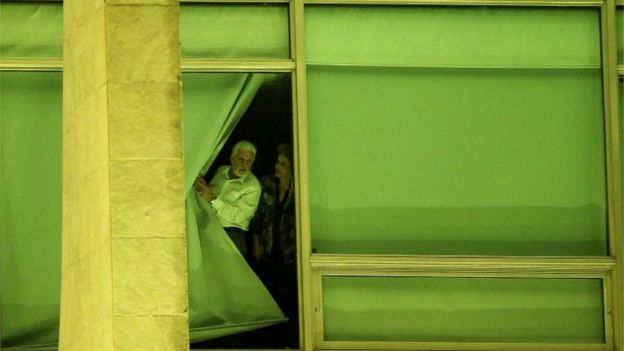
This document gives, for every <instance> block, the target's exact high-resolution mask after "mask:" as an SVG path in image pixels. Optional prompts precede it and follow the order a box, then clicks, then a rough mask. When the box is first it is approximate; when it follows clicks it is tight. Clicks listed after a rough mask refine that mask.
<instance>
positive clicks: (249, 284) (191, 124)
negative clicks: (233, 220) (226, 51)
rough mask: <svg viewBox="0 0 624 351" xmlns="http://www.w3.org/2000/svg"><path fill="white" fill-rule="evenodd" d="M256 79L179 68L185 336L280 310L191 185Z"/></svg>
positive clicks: (264, 320)
mask: <svg viewBox="0 0 624 351" xmlns="http://www.w3.org/2000/svg"><path fill="white" fill-rule="evenodd" d="M261 82H262V75H259V74H251V75H250V74H236V73H229V74H225V73H224V74H201V73H200V74H185V75H184V76H183V83H184V106H185V107H184V149H185V154H184V157H185V160H186V166H185V172H186V188H185V189H187V199H186V232H187V244H188V275H189V319H190V321H189V324H190V328H191V335H190V336H191V341H192V342H196V341H202V340H209V339H213V338H216V337H219V336H225V335H230V334H236V333H240V332H243V331H248V330H253V329H257V328H261V327H265V326H268V325H271V324H275V323H278V322H282V321H284V315H283V314H282V313H281V311H280V309H279V307H278V306H277V304H276V303H275V301H274V300H273V298H272V297H271V295H270V294H269V292H268V291H267V290H266V288H265V287H264V285H263V284H262V282H261V281H260V280H259V279H258V277H257V276H256V275H255V273H254V272H253V271H252V270H251V268H250V267H249V266H248V265H247V263H246V262H245V260H244V258H243V257H242V256H241V255H240V253H239V252H238V249H237V248H236V246H235V245H234V244H233V243H232V241H231V240H230V238H229V237H228V236H227V234H226V233H225V231H224V230H223V228H222V227H221V225H220V224H219V222H218V219H217V218H216V217H215V214H214V211H213V210H212V207H211V206H210V205H209V204H207V203H206V202H205V201H204V200H203V199H202V198H200V197H198V196H197V194H196V192H195V191H192V190H190V189H191V186H192V183H193V181H194V179H195V178H196V177H197V176H198V175H199V174H200V173H203V172H205V171H206V169H207V168H208V167H209V166H210V164H211V163H212V161H214V159H215V157H216V155H217V154H218V153H219V151H220V150H221V148H222V147H223V144H224V143H225V141H226V139H227V138H228V136H229V135H230V133H231V132H232V130H233V128H234V126H235V125H236V123H237V122H238V120H239V119H240V117H241V116H242V115H243V114H244V112H245V110H246V109H247V107H248V106H249V103H250V102H251V100H252V98H253V96H254V95H255V93H256V91H257V90H258V88H259V86H260V84H261Z"/></svg>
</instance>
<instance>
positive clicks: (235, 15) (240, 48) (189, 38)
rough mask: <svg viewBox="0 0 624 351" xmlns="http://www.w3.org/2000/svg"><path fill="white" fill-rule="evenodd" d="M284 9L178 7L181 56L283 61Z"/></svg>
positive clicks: (285, 50)
mask: <svg viewBox="0 0 624 351" xmlns="http://www.w3.org/2000/svg"><path fill="white" fill-rule="evenodd" d="M288 28H289V27H288V6H287V5H286V4H279V5H266V4H263V5H223V4H220V5H217V4H209V5H207V4H182V6H181V7H180V41H181V43H182V57H184V58H210V59H234V58H236V59H240V58H254V59H277V58H282V59H287V58H288V57H289V56H290V49H289V37H288Z"/></svg>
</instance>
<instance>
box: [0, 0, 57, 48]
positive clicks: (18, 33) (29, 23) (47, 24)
mask: <svg viewBox="0 0 624 351" xmlns="http://www.w3.org/2000/svg"><path fill="white" fill-rule="evenodd" d="M0 33H2V35H0V57H2V58H4V59H9V58H33V57H48V58H60V57H62V56H63V4H62V3H60V2H59V3H1V4H0Z"/></svg>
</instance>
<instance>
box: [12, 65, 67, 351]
mask: <svg viewBox="0 0 624 351" xmlns="http://www.w3.org/2000/svg"><path fill="white" fill-rule="evenodd" d="M61 92H62V74H61V73H31V72H29V73H20V72H0V119H1V120H0V125H1V126H2V129H1V152H2V157H1V178H0V186H1V189H0V194H1V207H0V208H1V223H2V224H1V225H2V227H1V228H2V229H1V240H2V242H1V245H0V248H1V250H2V255H1V256H2V260H1V265H2V269H1V273H2V274H1V286H2V289H1V295H2V301H1V311H2V316H1V324H0V325H1V326H2V328H1V339H2V345H3V346H5V347H8V346H17V345H24V344H28V345H41V344H50V343H54V342H55V341H56V339H57V334H58V317H59V301H60V284H61V274H60V270H61V197H62V195H61V184H62V180H61V177H62V176H61V174H62V166H61V165H62V162H61V160H62V148H61V138H62V124H61V113H62V101H61Z"/></svg>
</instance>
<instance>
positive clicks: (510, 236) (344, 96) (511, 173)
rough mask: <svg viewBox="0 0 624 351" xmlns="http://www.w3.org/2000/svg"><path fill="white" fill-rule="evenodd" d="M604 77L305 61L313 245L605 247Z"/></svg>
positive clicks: (566, 250)
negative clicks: (307, 64)
mask: <svg viewBox="0 0 624 351" xmlns="http://www.w3.org/2000/svg"><path fill="white" fill-rule="evenodd" d="M402 9H403V10H404V11H407V12H418V11H420V9H419V8H402ZM369 11H374V9H369ZM379 11H380V13H384V12H385V11H386V10H385V9H383V8H382V9H380V10H379ZM429 11H430V9H428V8H427V9H426V12H429ZM466 11H467V14H471V12H470V11H469V10H466ZM477 11H480V10H477ZM556 12H557V14H558V15H560V16H561V15H562V13H560V12H559V11H558V10H557V11H556ZM522 13H523V11H520V12H519V15H521V14H522ZM564 13H565V12H564ZM571 14H572V15H573V17H575V18H576V15H577V12H576V11H572V12H571ZM587 14H588V15H590V16H592V17H593V12H588V13H587ZM354 17H356V16H354ZM407 17H408V18H410V17H409V16H407ZM357 18H359V19H360V20H361V21H367V20H370V18H368V17H367V16H359V15H358V16H357ZM353 21H355V19H353ZM399 28H400V26H399ZM316 29H317V28H316V27H312V28H310V27H308V35H309V36H313V35H314V33H315V30H316ZM343 30H345V31H347V30H350V29H349V28H343ZM380 31H383V29H380ZM419 35H420V34H419V33H408V32H402V36H404V37H409V36H419ZM503 39H504V38H503ZM596 40H599V38H596ZM376 44H377V42H375V41H372V42H371V43H370V44H366V41H361V45H362V46H366V45H376ZM367 49H368V48H367V47H365V48H363V49H362V51H365V50H367ZM309 51H311V49H310V48H309ZM546 59H547V58H544V60H546ZM601 79H602V78H601V71H600V69H597V68H575V69H573V68H566V69H546V68H535V69H530V68H522V69H519V68H421V67H407V66H405V67H381V66H376V67H372V66H344V65H331V64H328V65H309V66H308V114H309V143H310V151H309V157H310V159H309V166H310V201H311V229H312V241H313V247H314V249H315V250H316V252H321V253H378V254H379V253H383V254H462V255H605V254H606V247H607V245H606V220H605V218H606V205H605V197H606V192H605V163H604V131H603V110H602V80H601Z"/></svg>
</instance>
